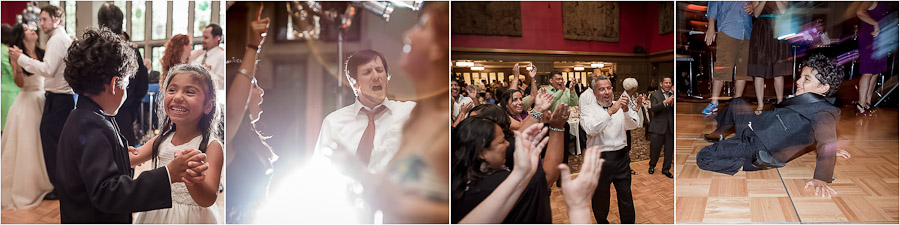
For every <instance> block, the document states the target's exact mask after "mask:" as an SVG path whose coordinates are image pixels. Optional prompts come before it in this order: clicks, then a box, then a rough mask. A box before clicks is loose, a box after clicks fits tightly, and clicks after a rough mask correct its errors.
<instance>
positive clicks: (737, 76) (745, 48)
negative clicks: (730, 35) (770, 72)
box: [734, 40, 753, 98]
mask: <svg viewBox="0 0 900 225" xmlns="http://www.w3.org/2000/svg"><path fill="white" fill-rule="evenodd" d="M738 41H739V42H738V44H737V51H736V52H735V53H734V54H737V56H736V57H737V59H736V60H734V66H735V71H734V97H735V98H740V97H742V96H744V87H746V86H747V81H748V80H753V78H752V77H750V76H747V70H748V69H749V65H750V40H738Z"/></svg>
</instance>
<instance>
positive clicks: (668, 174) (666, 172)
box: [662, 171, 673, 178]
mask: <svg viewBox="0 0 900 225" xmlns="http://www.w3.org/2000/svg"><path fill="white" fill-rule="evenodd" d="M662 174H663V175H666V177H669V178H673V176H672V173H670V172H669V171H662Z"/></svg>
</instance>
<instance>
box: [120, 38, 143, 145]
mask: <svg viewBox="0 0 900 225" xmlns="http://www.w3.org/2000/svg"><path fill="white" fill-rule="evenodd" d="M134 55H135V56H137V57H135V59H134V60H136V61H137V65H138V69H137V72H136V73H135V74H134V77H133V78H132V79H131V81H130V82H129V83H128V87H127V89H126V91H127V92H128V97H127V98H125V103H122V107H121V108H119V113H118V114H116V121H117V122H118V125H119V128H120V129H121V133H122V135H123V136H125V140H128V142H129V143H137V142H138V138H137V135H136V134H135V132H134V127H133V126H132V125H131V124H132V123H134V121H137V120H138V119H139V118H140V113H141V100H142V99H143V98H144V95H147V89H148V87H147V85H148V84H149V82H150V78H149V77H150V76H149V75H148V72H147V66H145V65H144V59H143V58H142V57H141V53H140V52H139V51H138V50H137V49H134Z"/></svg>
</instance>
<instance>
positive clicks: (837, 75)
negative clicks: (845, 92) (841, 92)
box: [803, 54, 844, 97]
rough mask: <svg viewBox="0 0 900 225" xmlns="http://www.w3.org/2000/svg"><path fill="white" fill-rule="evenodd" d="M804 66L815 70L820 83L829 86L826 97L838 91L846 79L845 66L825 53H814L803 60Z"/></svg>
mask: <svg viewBox="0 0 900 225" xmlns="http://www.w3.org/2000/svg"><path fill="white" fill-rule="evenodd" d="M803 66H805V67H810V68H811V69H813V70H815V76H816V79H818V80H819V83H822V84H827V85H828V86H829V87H828V91H826V92H825V96H826V97H829V96H831V95H834V93H837V91H838V89H840V87H841V82H842V81H844V67H843V66H841V65H838V64H837V62H835V61H834V60H833V59H831V58H828V57H825V55H822V54H815V55H812V56H810V57H809V58H807V59H806V62H803Z"/></svg>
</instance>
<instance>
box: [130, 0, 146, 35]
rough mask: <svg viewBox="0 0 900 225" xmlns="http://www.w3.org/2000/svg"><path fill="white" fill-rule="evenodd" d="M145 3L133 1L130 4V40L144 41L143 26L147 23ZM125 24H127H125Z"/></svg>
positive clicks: (142, 0)
mask: <svg viewBox="0 0 900 225" xmlns="http://www.w3.org/2000/svg"><path fill="white" fill-rule="evenodd" d="M145 16H147V3H146V2H144V0H135V1H133V2H131V29H132V32H131V33H130V34H131V40H132V41H144V34H145V31H146V29H145V28H144V25H145V24H146V23H147V22H146V18H145ZM126 24H127V23H126Z"/></svg>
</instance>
